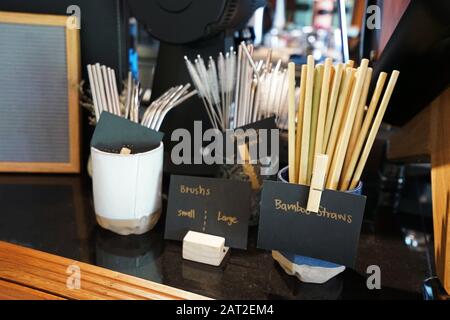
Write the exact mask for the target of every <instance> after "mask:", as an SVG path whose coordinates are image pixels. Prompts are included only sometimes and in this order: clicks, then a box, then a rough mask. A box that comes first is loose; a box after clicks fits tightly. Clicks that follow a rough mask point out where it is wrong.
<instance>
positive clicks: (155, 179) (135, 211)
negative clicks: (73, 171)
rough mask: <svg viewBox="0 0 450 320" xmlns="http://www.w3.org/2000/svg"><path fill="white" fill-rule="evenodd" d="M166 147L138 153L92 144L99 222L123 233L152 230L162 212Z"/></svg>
mask: <svg viewBox="0 0 450 320" xmlns="http://www.w3.org/2000/svg"><path fill="white" fill-rule="evenodd" d="M163 153H164V146H163V143H162V142H161V143H160V145H159V147H157V148H155V149H153V150H150V151H147V152H143V153H137V154H129V155H122V154H117V153H108V152H104V151H100V150H98V149H96V148H94V147H91V156H92V184H93V189H94V190H93V191H94V207H95V214H96V217H97V222H98V223H99V224H100V225H101V226H102V227H103V228H105V229H108V230H111V231H113V232H115V233H118V234H121V235H128V234H142V233H145V232H147V231H149V230H150V229H152V228H153V227H154V226H155V224H156V223H157V222H158V219H159V216H160V215H161V192H162V191H161V188H162V175H163V156H164V155H163Z"/></svg>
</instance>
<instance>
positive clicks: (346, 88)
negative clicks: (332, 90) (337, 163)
mask: <svg viewBox="0 0 450 320" xmlns="http://www.w3.org/2000/svg"><path fill="white" fill-rule="evenodd" d="M354 75H355V69H353V68H350V67H348V68H347V69H346V71H345V77H344V82H343V83H342V86H341V87H342V90H340V93H339V101H338V105H337V108H336V114H335V116H334V120H333V122H332V126H331V133H330V139H329V141H328V145H327V152H326V154H327V155H328V157H329V158H330V161H328V168H329V167H330V166H331V164H330V162H332V161H331V160H332V159H333V154H334V151H335V149H336V142H337V139H338V134H339V130H340V128H341V123H342V119H343V118H344V111H345V109H346V103H347V100H348V97H349V92H350V90H351V87H352V82H353V77H354ZM327 172H329V170H327Z"/></svg>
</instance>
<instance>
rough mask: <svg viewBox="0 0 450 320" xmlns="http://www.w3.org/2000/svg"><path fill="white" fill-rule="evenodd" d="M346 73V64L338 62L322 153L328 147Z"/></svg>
mask: <svg viewBox="0 0 450 320" xmlns="http://www.w3.org/2000/svg"><path fill="white" fill-rule="evenodd" d="M343 75H344V65H343V64H342V63H340V64H338V65H337V67H336V71H335V73H334V79H333V85H332V89H331V94H330V102H329V105H328V110H327V120H326V122H325V132H324V137H323V141H324V143H323V146H322V153H326V150H327V147H328V141H329V139H330V133H331V125H332V124H333V120H334V113H335V111H336V105H337V101H338V98H339V89H340V87H341V83H342V78H343Z"/></svg>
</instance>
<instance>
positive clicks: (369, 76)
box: [344, 68, 373, 172]
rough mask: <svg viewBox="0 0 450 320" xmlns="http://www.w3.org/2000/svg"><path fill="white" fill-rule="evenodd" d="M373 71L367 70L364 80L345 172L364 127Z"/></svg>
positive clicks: (346, 158) (345, 163) (346, 157)
mask: <svg viewBox="0 0 450 320" xmlns="http://www.w3.org/2000/svg"><path fill="white" fill-rule="evenodd" d="M372 71H373V69H372V68H369V69H367V73H366V79H365V80H364V86H363V89H362V93H361V97H360V100H359V105H358V109H357V111H356V116H355V121H354V124H353V129H352V133H351V136H350V141H349V143H348V148H347V155H346V156H345V161H344V172H345V170H346V168H347V167H348V165H349V163H350V158H351V157H352V154H353V151H354V148H355V145H356V140H357V139H358V137H359V134H360V132H361V127H362V123H363V119H364V108H365V107H366V102H367V96H368V94H369V89H370V83H371V80H372Z"/></svg>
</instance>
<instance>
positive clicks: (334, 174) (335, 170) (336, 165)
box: [327, 59, 369, 190]
mask: <svg viewBox="0 0 450 320" xmlns="http://www.w3.org/2000/svg"><path fill="white" fill-rule="evenodd" d="M368 66H369V60H367V59H363V60H362V61H361V66H360V67H359V70H358V76H357V79H356V84H355V89H354V92H353V95H352V99H351V101H350V105H349V109H348V114H347V118H346V121H345V123H344V127H343V130H342V133H341V137H340V139H341V142H340V143H339V144H338V148H337V149H336V153H335V154H334V155H333V164H332V166H331V171H330V175H329V179H328V184H327V186H328V188H329V189H332V190H336V189H337V187H338V183H339V178H340V176H341V172H342V166H343V164H344V157H345V154H346V151H347V147H348V142H349V139H350V134H351V131H352V126H353V121H354V120H355V115H356V111H357V107H358V104H359V100H360V97H361V91H362V88H363V85H364V80H365V79H366V72H367V69H368Z"/></svg>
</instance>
